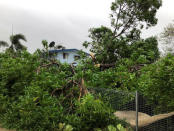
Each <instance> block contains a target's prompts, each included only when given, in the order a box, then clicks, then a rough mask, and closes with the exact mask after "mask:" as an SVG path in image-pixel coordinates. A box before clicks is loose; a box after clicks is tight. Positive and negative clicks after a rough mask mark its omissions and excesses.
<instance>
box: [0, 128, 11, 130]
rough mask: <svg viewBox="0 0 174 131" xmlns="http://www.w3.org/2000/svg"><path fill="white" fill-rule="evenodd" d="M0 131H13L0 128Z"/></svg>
mask: <svg viewBox="0 0 174 131" xmlns="http://www.w3.org/2000/svg"><path fill="white" fill-rule="evenodd" d="M0 131H14V130H7V129H4V128H0Z"/></svg>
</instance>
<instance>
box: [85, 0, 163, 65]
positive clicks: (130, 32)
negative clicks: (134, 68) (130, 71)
mask: <svg viewBox="0 0 174 131" xmlns="http://www.w3.org/2000/svg"><path fill="white" fill-rule="evenodd" d="M161 5H162V2H161V0H115V2H113V3H112V5H111V11H112V14H111V27H112V28H108V27H105V26H101V27H99V28H91V29H90V30H89V32H90V35H89V37H90V38H91V41H89V42H88V41H85V42H84V43H83V46H84V47H86V48H88V47H90V51H91V52H93V53H94V54H95V56H96V60H97V61H98V63H102V64H105V63H115V62H116V61H117V60H118V59H120V58H124V57H129V56H130V55H129V53H130V45H131V44H132V43H134V42H135V41H138V40H141V38H140V34H141V29H143V28H145V27H146V28H148V27H151V26H154V25H156V24H157V18H156V12H157V10H158V9H159V8H160V6H161Z"/></svg>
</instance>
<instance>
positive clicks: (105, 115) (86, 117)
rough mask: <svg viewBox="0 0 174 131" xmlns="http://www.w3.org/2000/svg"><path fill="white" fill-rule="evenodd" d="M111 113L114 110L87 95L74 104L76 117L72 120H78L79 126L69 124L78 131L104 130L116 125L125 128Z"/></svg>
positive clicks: (71, 122)
mask: <svg viewBox="0 0 174 131" xmlns="http://www.w3.org/2000/svg"><path fill="white" fill-rule="evenodd" d="M113 113H114V110H112V109H111V108H110V107H109V106H108V105H106V104H105V103H103V102H102V101H101V100H99V99H95V98H94V96H92V95H91V94H87V95H86V96H85V97H83V98H82V99H81V101H77V102H76V115H77V116H78V117H75V116H74V115H73V117H74V118H73V119H78V120H79V123H80V125H78V124H77V123H76V122H75V123H73V121H72V120H71V121H69V123H70V125H72V126H73V127H75V129H76V130H79V131H80V130H81V129H83V130H84V131H90V130H93V129H95V128H100V129H106V128H107V126H108V125H110V124H111V125H117V124H118V123H122V124H123V125H124V126H126V123H125V122H124V121H121V120H119V119H118V118H116V117H115V116H114V115H113ZM127 126H128V125H127Z"/></svg>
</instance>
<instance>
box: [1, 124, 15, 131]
mask: <svg viewBox="0 0 174 131" xmlns="http://www.w3.org/2000/svg"><path fill="white" fill-rule="evenodd" d="M0 131H15V130H7V129H4V128H1V125H0Z"/></svg>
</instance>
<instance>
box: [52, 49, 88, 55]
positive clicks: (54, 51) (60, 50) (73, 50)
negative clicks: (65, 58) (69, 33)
mask: <svg viewBox="0 0 174 131" xmlns="http://www.w3.org/2000/svg"><path fill="white" fill-rule="evenodd" d="M79 51H80V50H78V49H59V50H49V52H50V53H60V52H79ZM85 53H86V52H85ZM86 55H89V54H88V53H86Z"/></svg>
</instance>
